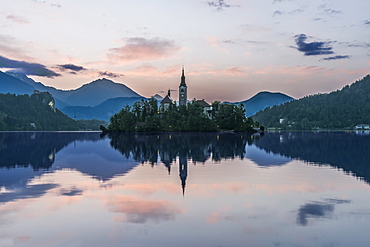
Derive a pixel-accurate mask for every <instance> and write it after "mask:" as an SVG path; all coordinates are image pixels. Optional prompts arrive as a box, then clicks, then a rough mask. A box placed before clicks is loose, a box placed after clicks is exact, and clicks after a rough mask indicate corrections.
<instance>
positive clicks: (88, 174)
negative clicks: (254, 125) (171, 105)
mask: <svg viewBox="0 0 370 247" xmlns="http://www.w3.org/2000/svg"><path fill="white" fill-rule="evenodd" d="M369 229H370V135H369V132H268V133H264V134H261V135H259V134H255V135H250V134H237V133H235V134H233V133H219V134H215V133H182V134H174V133H172V134H169V133H165V134H109V135H105V136H103V135H101V134H100V133H97V132H0V246H1V247H8V246H37V247H40V246H41V247H43V246H45V247H49V246H58V247H59V246H63V247H64V246H67V247H80V246H113V247H115V246H130V247H140V246H151V247H165V246H171V247H172V246H176V247H182V246H184V247H185V246H186V247H189V246H191V247H197V246H199V247H203V246H205V247H208V246H212V247H221V246H225V247H226V246H227V247H230V246H232V247H239V246H243V247H244V246H315V247H316V246H356V247H359V246H370V234H369Z"/></svg>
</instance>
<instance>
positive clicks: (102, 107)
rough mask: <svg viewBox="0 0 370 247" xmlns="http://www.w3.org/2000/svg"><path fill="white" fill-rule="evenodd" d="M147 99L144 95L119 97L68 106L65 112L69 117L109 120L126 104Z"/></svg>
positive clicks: (64, 109)
mask: <svg viewBox="0 0 370 247" xmlns="http://www.w3.org/2000/svg"><path fill="white" fill-rule="evenodd" d="M141 99H145V98H144V97H118V98H111V99H108V100H106V101H104V102H103V103H101V104H99V105H97V106H94V107H91V106H67V107H65V108H63V109H62V110H63V112H64V113H65V114H67V115H68V116H69V117H71V118H74V117H76V118H77V119H101V120H104V121H109V119H110V117H111V116H113V115H114V114H115V113H117V112H119V111H120V110H121V109H122V108H123V107H124V106H126V105H130V106H131V105H133V104H134V103H135V102H137V101H140V100H141Z"/></svg>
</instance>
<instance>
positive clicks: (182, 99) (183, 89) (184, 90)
mask: <svg viewBox="0 0 370 247" xmlns="http://www.w3.org/2000/svg"><path fill="white" fill-rule="evenodd" d="M187 101H188V87H187V86H186V83H185V74H184V66H183V67H182V75H181V83H180V86H179V105H180V106H181V105H184V106H186V103H187Z"/></svg>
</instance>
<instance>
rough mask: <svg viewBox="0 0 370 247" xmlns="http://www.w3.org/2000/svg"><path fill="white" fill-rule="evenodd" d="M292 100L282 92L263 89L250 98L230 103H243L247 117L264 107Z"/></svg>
mask: <svg viewBox="0 0 370 247" xmlns="http://www.w3.org/2000/svg"><path fill="white" fill-rule="evenodd" d="M292 100H294V98H292V97H290V96H288V95H286V94H283V93H272V92H266V91H264V92H259V93H257V94H256V95H254V96H253V97H252V98H250V99H247V100H244V101H240V102H233V103H231V104H243V105H244V108H245V109H246V115H247V117H250V116H253V115H254V114H255V113H256V112H258V111H260V110H263V109H265V108H266V107H271V106H274V105H280V104H283V103H285V102H289V101H292ZM225 103H230V102H225Z"/></svg>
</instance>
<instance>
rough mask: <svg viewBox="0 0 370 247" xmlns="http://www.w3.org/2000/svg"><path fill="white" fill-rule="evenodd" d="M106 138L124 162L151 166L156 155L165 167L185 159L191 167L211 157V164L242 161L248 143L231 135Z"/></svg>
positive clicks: (121, 135)
mask: <svg viewBox="0 0 370 247" xmlns="http://www.w3.org/2000/svg"><path fill="white" fill-rule="evenodd" d="M109 138H110V139H111V142H110V143H111V145H112V147H114V148H115V149H117V150H118V151H119V152H121V153H122V154H123V155H124V156H126V157H127V158H128V157H133V158H134V159H135V160H136V161H140V162H151V163H152V164H154V163H157V161H158V155H159V157H160V158H161V160H162V162H163V163H165V164H166V163H171V162H172V161H174V160H175V159H176V157H185V158H187V159H191V160H192V161H193V162H194V163H196V162H205V161H206V160H207V159H209V158H210V157H212V160H214V161H220V160H221V159H234V158H236V157H239V158H241V159H243V157H244V155H245V145H246V144H247V142H251V136H250V135H249V134H232V133H223V134H215V133H175V134H174V133H171V134H169V133H161V134H133V133H109Z"/></svg>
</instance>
